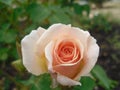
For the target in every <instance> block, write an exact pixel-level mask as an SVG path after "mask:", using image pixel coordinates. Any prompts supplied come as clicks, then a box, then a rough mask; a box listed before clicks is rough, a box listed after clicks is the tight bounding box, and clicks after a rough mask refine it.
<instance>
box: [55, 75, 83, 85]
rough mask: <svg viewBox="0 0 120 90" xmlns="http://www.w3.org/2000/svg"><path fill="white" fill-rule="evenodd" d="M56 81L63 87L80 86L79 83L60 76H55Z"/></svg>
mask: <svg viewBox="0 0 120 90" xmlns="http://www.w3.org/2000/svg"><path fill="white" fill-rule="evenodd" d="M57 81H58V82H59V83H60V84H61V85H63V86H73V85H81V83H80V82H78V81H75V80H72V79H70V78H68V77H65V76H63V75H60V74H58V75H57Z"/></svg>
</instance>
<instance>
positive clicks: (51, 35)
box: [36, 23, 90, 55]
mask: <svg viewBox="0 0 120 90" xmlns="http://www.w3.org/2000/svg"><path fill="white" fill-rule="evenodd" d="M89 35H90V34H89V33H88V32H87V31H83V30H81V29H79V28H75V27H71V25H65V24H60V23H58V24H53V25H52V26H50V27H49V28H48V30H47V31H46V32H45V33H44V34H43V35H42V36H41V38H40V39H39V40H38V42H37V48H36V53H38V54H39V55H43V52H41V50H42V51H43V50H44V48H45V47H46V45H47V44H48V43H49V42H50V41H51V40H54V41H55V40H56V39H58V38H61V37H71V38H77V39H79V40H80V42H81V43H82V44H83V45H84V47H86V42H87V38H88V37H89Z"/></svg>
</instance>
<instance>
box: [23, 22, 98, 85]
mask: <svg viewBox="0 0 120 90" xmlns="http://www.w3.org/2000/svg"><path fill="white" fill-rule="evenodd" d="M21 46H22V56H23V64H24V66H25V67H26V69H27V70H28V71H29V72H30V73H32V74H35V75H40V74H43V73H50V74H51V75H52V76H54V75H55V77H54V79H55V80H56V81H57V82H58V83H59V84H61V85H64V86H73V85H81V83H80V82H79V80H80V77H81V76H86V75H88V74H89V72H90V71H91V69H92V68H93V67H94V65H95V63H96V61H97V58H98V55H99V46H98V45H97V44H96V39H94V38H93V37H92V36H91V35H90V34H89V32H88V31H83V30H81V29H80V28H76V27H71V25H64V24H53V25H52V26H50V27H49V28H48V29H47V30H45V29H44V28H41V27H39V28H38V29H37V30H33V31H32V32H31V33H30V34H29V35H26V36H25V37H24V38H23V39H22V41H21Z"/></svg>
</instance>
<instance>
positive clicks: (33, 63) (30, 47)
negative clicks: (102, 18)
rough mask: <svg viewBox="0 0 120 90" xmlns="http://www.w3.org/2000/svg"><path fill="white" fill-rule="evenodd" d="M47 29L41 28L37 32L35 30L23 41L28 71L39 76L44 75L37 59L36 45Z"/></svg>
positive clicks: (25, 64) (25, 63)
mask: <svg viewBox="0 0 120 90" xmlns="http://www.w3.org/2000/svg"><path fill="white" fill-rule="evenodd" d="M44 31H45V29H43V28H41V27H39V28H38V29H37V30H33V31H32V32H31V33H30V34H29V35H27V36H25V37H24V38H23V39H22V41H21V46H22V56H23V64H24V66H25V67H26V69H27V70H28V71H29V72H31V73H33V74H35V75H39V74H41V73H43V71H42V68H41V66H40V65H39V64H38V62H39V61H38V60H37V59H36V58H35V57H36V56H35V52H34V49H35V45H36V42H37V40H38V39H39V38H40V36H41V35H42V34H43V33H44Z"/></svg>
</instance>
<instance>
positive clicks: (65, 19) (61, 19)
mask: <svg viewBox="0 0 120 90" xmlns="http://www.w3.org/2000/svg"><path fill="white" fill-rule="evenodd" d="M51 9H52V15H51V16H50V17H49V18H48V19H49V21H50V24H53V23H64V24H69V23H71V19H70V17H69V15H68V14H67V13H66V9H64V8H62V9H61V8H60V7H57V6H54V8H53V7H52V8H51Z"/></svg>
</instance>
